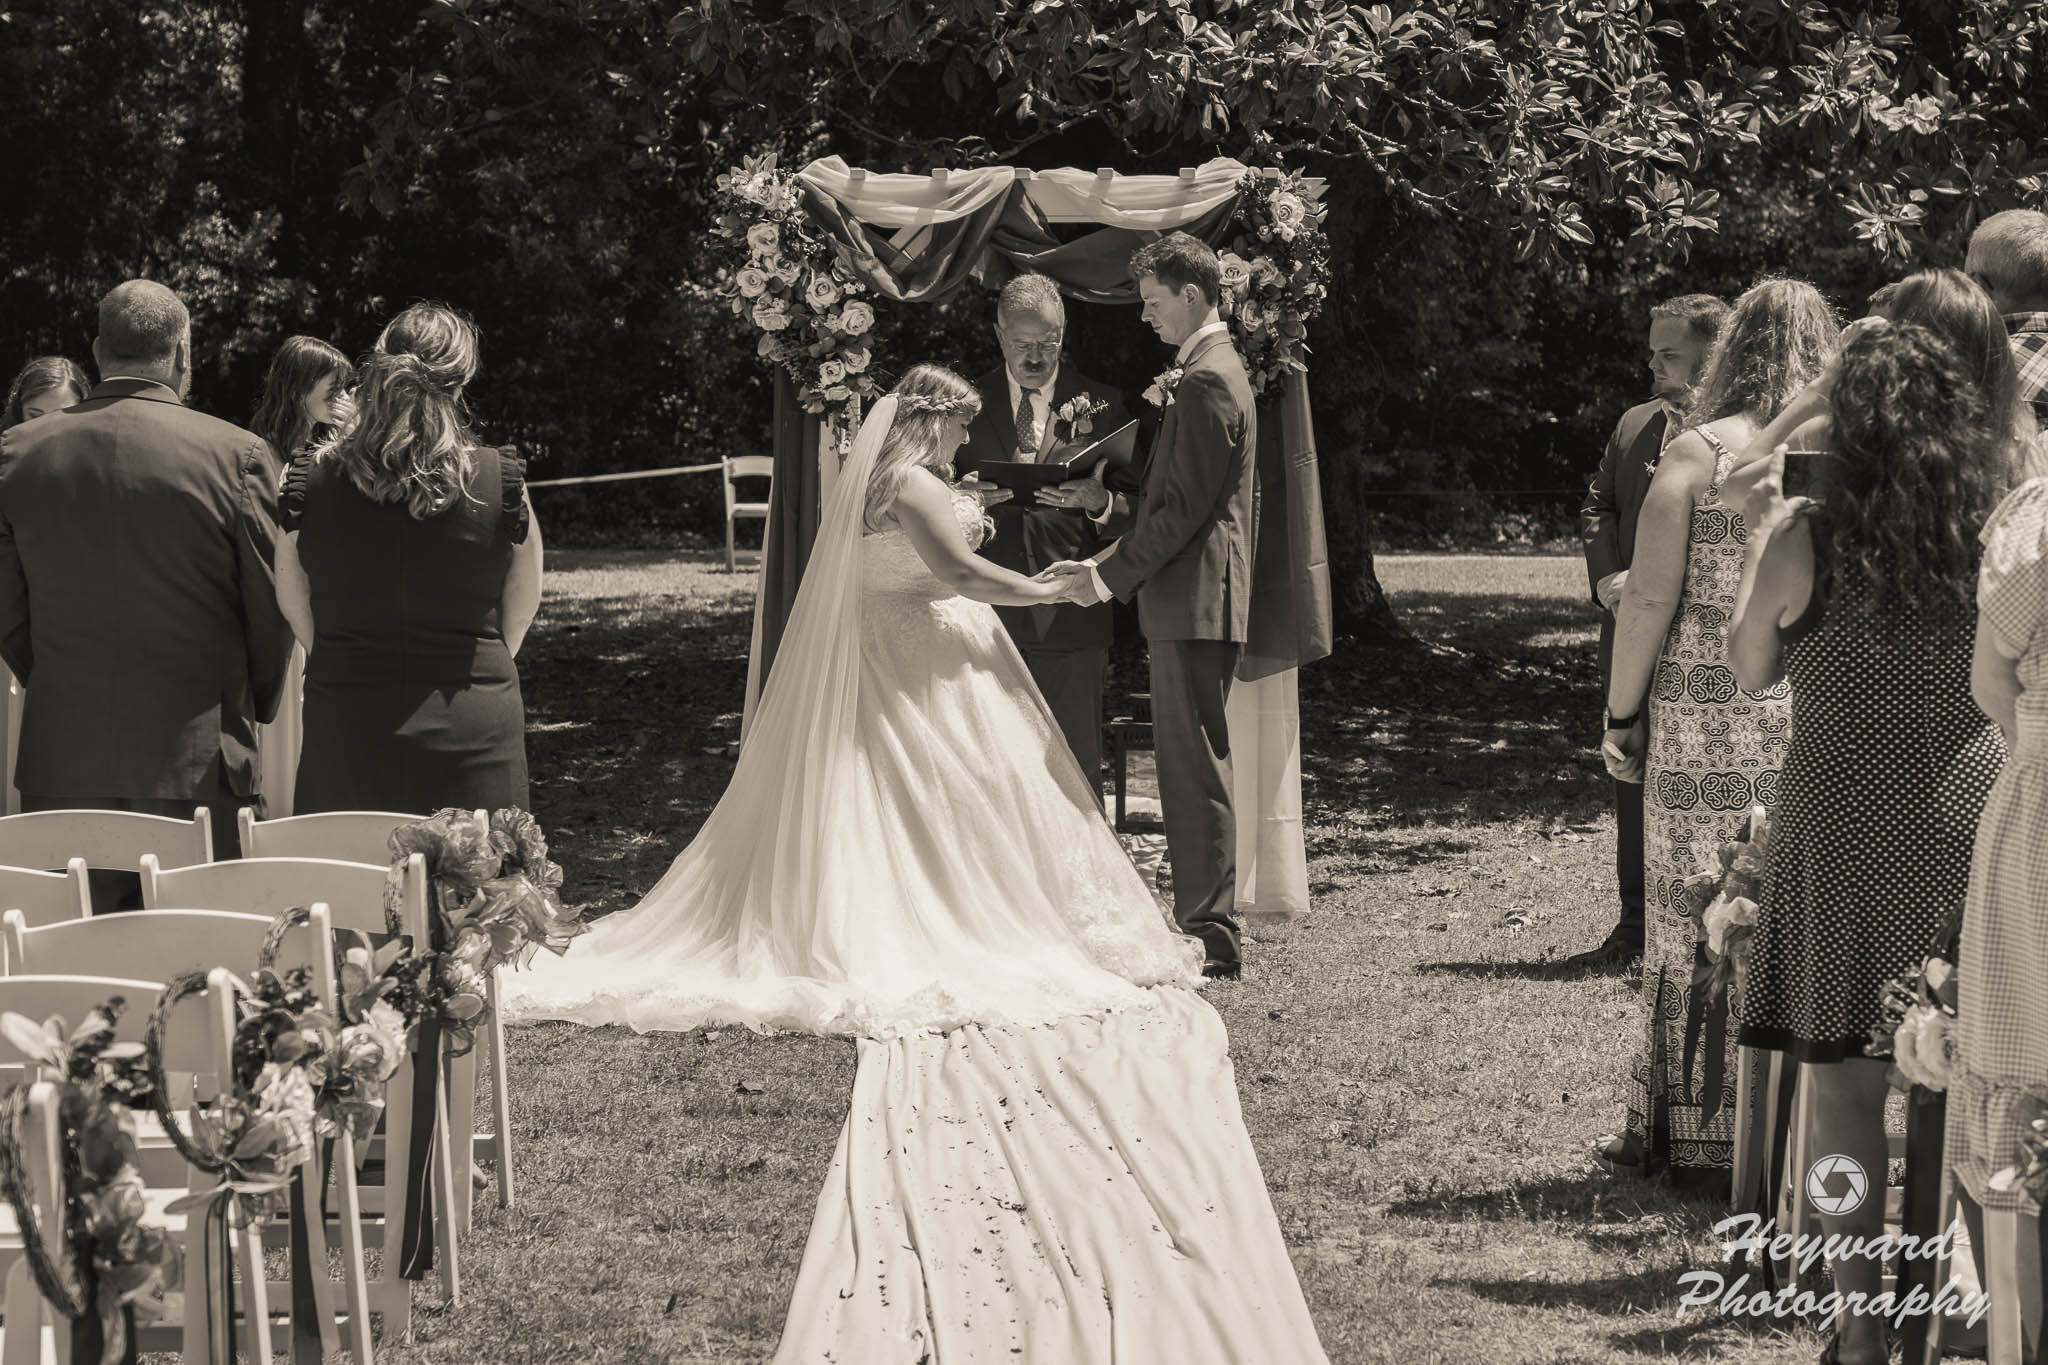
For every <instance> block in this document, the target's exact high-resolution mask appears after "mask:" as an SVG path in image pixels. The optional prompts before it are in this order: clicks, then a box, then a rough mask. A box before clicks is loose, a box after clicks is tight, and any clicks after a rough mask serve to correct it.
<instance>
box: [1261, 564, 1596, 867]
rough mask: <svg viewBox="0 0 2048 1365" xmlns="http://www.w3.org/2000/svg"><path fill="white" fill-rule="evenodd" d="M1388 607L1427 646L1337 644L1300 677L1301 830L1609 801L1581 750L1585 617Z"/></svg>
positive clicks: (1591, 692) (1588, 688)
mask: <svg viewBox="0 0 2048 1365" xmlns="http://www.w3.org/2000/svg"><path fill="white" fill-rule="evenodd" d="M1402 610H1403V613H1404V616H1405V617H1406V618H1407V619H1409V620H1410V621H1412V622H1414V623H1415V624H1417V625H1418V626H1419V627H1420V628H1421V630H1422V633H1425V634H1427V636H1428V637H1429V641H1430V642H1427V643H1425V642H1423V641H1421V640H1415V639H1411V640H1406V641H1400V642H1395V643H1391V644H1379V645H1368V644H1363V643H1360V642H1358V641H1355V640H1350V639H1345V640H1341V641H1339V642H1338V647H1337V650H1336V652H1335V653H1334V654H1333V655H1332V657H1331V658H1329V659H1327V660H1324V661H1323V662H1321V663H1318V664H1316V665H1314V666H1313V667H1311V668H1308V669H1305V670H1303V672H1302V675H1301V708H1302V736H1303V750H1304V752H1303V776H1304V780H1305V782H1306V784H1307V785H1306V795H1307V798H1308V804H1309V806H1310V808H1311V819H1310V823H1311V825H1314V824H1316V823H1318V822H1317V820H1316V818H1315V817H1316V815H1317V814H1324V815H1327V813H1328V812H1330V811H1333V810H1346V809H1349V810H1359V809H1368V810H1385V811H1388V812H1389V814H1390V817H1391V818H1392V819H1393V820H1394V821H1395V822H1397V823H1398V824H1400V825H1412V824H1424V823H1430V822H1446V823H1467V822H1482V821H1483V822H1492V821H1500V820H1511V819H1534V820H1538V821H1544V822H1551V823H1557V824H1565V825H1574V824H1579V825H1590V824H1591V823H1592V822H1594V821H1596V820H1598V819H1600V818H1601V817H1602V816H1604V815H1605V814H1606V813H1607V811H1608V807H1609V805H1610V803H1611V800H1612V796H1611V785H1610V782H1609V779H1608V777H1607V774H1606V771H1605V769H1604V768H1603V767H1602V766H1601V764H1600V761H1599V758H1598V755H1597V753H1596V752H1595V745H1596V744H1597V741H1598V738H1599V735H1598V729H1599V711H1600V704H1601V700H1602V697H1601V686H1600V678H1599V666H1598V662H1597V660H1596V659H1595V657H1594V650H1593V648H1592V635H1591V627H1590V625H1589V621H1590V619H1591V608H1590V607H1588V606H1586V605H1585V604H1583V603H1581V602H1579V601H1577V600H1574V599H1564V598H1558V597H1553V596H1547V595H1538V594H1527V593H1522V594H1486V593H1480V592H1422V593H1406V594H1403V600H1402ZM1329 851H1335V850H1329ZM1423 851H1424V852H1425V853H1427V852H1428V850H1427V849H1424V850H1423ZM1447 851H1451V852H1455V851H1456V850H1447ZM1375 852H1376V853H1381V854H1383V855H1384V856H1398V855H1397V854H1395V853H1393V852H1391V851H1389V850H1383V849H1379V848H1376V849H1375ZM1408 861H1413V862H1421V861H1428V859H1427V858H1426V857H1424V858H1413V857H1411V858H1409V859H1408Z"/></svg>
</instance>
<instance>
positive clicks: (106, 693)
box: [0, 280, 292, 875]
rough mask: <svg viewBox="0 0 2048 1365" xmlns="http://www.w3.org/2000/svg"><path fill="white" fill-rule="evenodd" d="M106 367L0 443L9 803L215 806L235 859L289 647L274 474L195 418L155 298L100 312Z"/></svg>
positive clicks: (238, 441)
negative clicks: (15, 707) (84, 391)
mask: <svg viewBox="0 0 2048 1365" xmlns="http://www.w3.org/2000/svg"><path fill="white" fill-rule="evenodd" d="M93 358H94V360H95V361H96V362H97V363H98V365H99V370H100V375H101V380H100V383H99V384H98V386H96V387H95V388H94V389H93V391H92V393H91V394H90V395H88V396H87V398H86V400H85V401H84V402H82V403H80V404H78V405H77V406H75V407H72V408H69V409H67V410H65V411H63V412H59V413H53V414H52V415H50V416H48V417H44V418H42V419H40V420H38V421H35V422H28V423H24V424H23V425H21V426H18V427H15V428H13V429H12V430H10V431H8V432H6V433H5V434H4V435H0V656H4V657H5V659H6V661H7V665H8V667H9V668H12V669H13V670H14V672H15V675H16V676H17V677H19V678H20V679H21V680H22V682H23V683H24V684H25V685H26V686H27V688H28V704H27V709H26V711H25V713H24V715H23V718H22V737H21V749H20V754H19V756H18V758H17V760H16V764H15V785H16V786H17V787H19V788H20V790H21V794H22V804H23V806H24V807H25V808H26V809H28V810H61V809H74V808H85V809H95V810H130V811H140V812H143V813H145V814H151V815H168V816H175V817H178V818H181V819H189V818H190V817H191V814H192V809H193V807H194V806H207V807H210V808H211V810H212V812H213V837H214V849H215V854H216V856H233V854H234V851H235V847H236V844H237V842H238V840H237V839H236V834H235V811H236V807H237V806H239V805H242V804H256V803H257V802H258V793H257V790H256V787H255V774H256V767H255V732H254V730H253V728H252V727H253V722H255V721H258V720H263V721H268V720H270V719H271V718H272V716H273V715H274V714H275V713H276V711H277V704H278V699H279V697H280V695H281V694H282V692H283V689H284V674H285V665H286V662H287V660H288V659H289V657H290V653H291V645H292V638H291V631H290V629H289V628H288V627H287V626H286V625H285V621H284V617H283V616H282V615H281V614H280V613H279V611H278V607H277V591H276V584H275V580H274V579H273V577H272V568H271V563H272V553H273V549H274V546H275V543H276V536H277V534H278V531H277V488H278V478H279V467H278V464H277V462H276V460H275V458H274V457H273V456H272V454H271V452H270V449H269V447H268V446H266V445H265V444H264V442H263V440H262V439H261V438H260V437H257V436H254V435H252V434H250V433H249V432H246V431H244V430H242V429H241V428H240V427H236V426H231V425H229V424H228V423H226V422H222V421H219V420H217V419H215V418H212V417H208V416H205V415H203V414H201V413H197V412H194V411H192V410H191V409H190V408H187V407H186V406H185V405H184V397H185V393H186V391H187V389H188V388H189V386H190V380H191V374H192V334H191V323H190V320H189V319H188V317H187V315H186V312H185V306H184V304H183V303H181V302H179V300H178V297H177V295H175V294H173V293H172V292H171V291H170V290H168V289H166V288H164V287H163V286H162V285H160V284H155V283H152V282H150V281H148V280H130V281H128V282H127V283H126V284H123V285H120V286H118V287H116V288H115V289H114V290H113V291H112V292H111V293H109V294H108V295H107V296H106V298H104V299H102V300H101V301H100V310H99V336H98V338H97V339H96V340H95V341H94V342H93ZM131 875H132V874H131Z"/></svg>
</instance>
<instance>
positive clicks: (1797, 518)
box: [1732, 320, 2009, 1365]
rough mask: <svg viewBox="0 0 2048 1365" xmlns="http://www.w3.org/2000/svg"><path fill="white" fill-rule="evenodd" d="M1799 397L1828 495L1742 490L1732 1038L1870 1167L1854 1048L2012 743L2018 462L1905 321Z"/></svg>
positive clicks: (1952, 885) (1871, 327)
mask: <svg viewBox="0 0 2048 1365" xmlns="http://www.w3.org/2000/svg"><path fill="white" fill-rule="evenodd" d="M1801 401H1805V402H1809V403H1816V402H1817V403H1819V404H1823V405H1824V408H1823V410H1825V411H1827V412H1828V413H1830V414H1831V415H1830V416H1829V417H1828V418H1827V419H1825V420H1823V421H1820V422H1816V423H1815V424H1814V425H1812V426H1810V427H1808V428H1806V429H1805V430H1804V432H1802V433H1801V434H1802V435H1804V436H1806V437H1807V440H1798V441H1795V444H1796V445H1800V446H1806V445H1807V444H1808V443H1809V441H1810V442H1811V448H1814V449H1820V450H1825V451H1827V452H1828V455H1827V457H1826V458H1825V459H1823V460H1821V461H1820V462H1819V463H1820V464H1821V465H1822V470H1823V472H1822V474H1821V480H1820V484H1819V489H1820V492H1819V495H1818V498H1819V500H1818V501H1817V502H1804V501H1802V503H1801V504H1800V505H1799V507H1798V508H1797V509H1796V510H1788V509H1787V506H1786V504H1785V503H1784V501H1783V499H1782V489H1781V487H1780V480H1779V479H1774V478H1770V477H1766V478H1764V479H1763V480H1761V481H1760V482H1758V484H1757V485H1756V488H1755V491H1754V493H1753V494H1752V495H1751V497H1750V499H1749V501H1748V503H1747V504H1746V505H1747V507H1748V509H1749V510H1750V511H1751V513H1752V515H1753V516H1754V517H1755V518H1756V523H1757V525H1758V526H1759V527H1761V528H1763V529H1762V530H1760V531H1759V533H1758V535H1757V537H1756V540H1757V542H1758V544H1759V547H1760V548H1759V550H1758V555H1759V558H1758V560H1757V563H1756V566H1755V568H1754V569H1753V570H1752V571H1751V574H1750V576H1749V578H1748V580H1747V581H1745V584H1744V593H1743V600H1742V602H1741V604H1740V607H1739V609H1738V612H1737V618H1736V625H1735V631H1734V637H1733V651H1732V657H1733V660H1734V664H1735V670H1736V676H1737V678H1738V679H1739V680H1740V681H1741V682H1742V684H1743V685H1745V686H1751V687H1760V686H1764V685H1766V684H1768V683H1771V682H1775V681H1777V680H1778V679H1780V678H1787V679H1789V680H1790V683H1791V687H1792V753H1791V756H1790V757H1789V758H1788V759H1787V760H1786V763H1785V771H1784V776H1783V781H1782V783H1781V793H1780V807H1779V814H1778V816H1777V819H1776V820H1775V822H1774V824H1773V833H1772V841H1771V855H1770V860H1769V864H1768V866H1767V868H1766V869H1765V880H1764V891H1763V898H1762V902H1761V905H1760V907H1759V910H1758V916H1757V927H1756V937H1755V939H1754V941H1753V943H1752V947H1751V952H1750V965H1749V975H1748V980H1747V983H1746V986H1745V989H1744V992H1743V1000H1742V1041H1743V1043H1745V1044H1747V1045H1749V1046H1753V1047H1762V1048H1771V1049H1776V1050H1778V1051H1782V1052H1784V1053H1785V1054H1786V1055H1787V1056H1788V1057H1790V1058H1793V1059H1796V1060H1797V1061H1798V1062H1799V1063H1801V1067H1800V1072H1799V1080H1798V1084H1799V1085H1801V1086H1810V1087H1812V1094H1813V1096H1814V1099H1815V1101H1816V1105H1815V1109H1814V1114H1815V1118H1814V1132H1813V1134H1812V1141H1813V1144H1814V1150H1815V1151H1817V1152H1825V1153H1840V1154H1843V1155H1846V1156H1849V1157H1851V1158H1853V1159H1854V1160H1855V1161H1856V1162H1858V1163H1859V1164H1860V1165H1861V1166H1862V1167H1863V1169H1864V1170H1865V1171H1869V1172H1878V1173H1881V1172H1882V1171H1883V1170H1884V1169H1885V1162H1886V1150H1885V1133H1884V1104H1885V1096H1886V1091H1887V1085H1886V1080H1885V1071H1886V1063H1885V1062H1884V1061H1882V1060H1878V1059H1873V1058H1870V1057H1867V1056H1865V1055H1864V1054H1865V1049H1866V1047H1867V1046H1868V1044H1869V1041H1870V1031H1871V1026H1872V1025H1873V1024H1875V1023H1876V1022H1877V1021H1878V1018H1879V1014H1880V1010H1879V999H1880V993H1881V991H1882V989H1883V986H1884V983H1885V982H1886V981H1888V980H1890V979H1891V978H1893V977H1898V976H1905V975H1907V974H1909V973H1911V972H1912V971H1914V970H1915V969H1916V968H1918V966H1919V964H1920V962H1921V959H1922V958H1923V957H1924V956H1925V954H1926V953H1927V951H1928V949H1929V948H1930V946H1932V945H1933V943H1934V941H1935V939H1936V937H1937V936H1938V935H1939V934H1940V933H1941V931H1942V927H1943V925H1944V924H1945V923H1947V922H1948V921H1949V920H1950V919H1951V917H1953V916H1954V915H1955V914H1956V912H1957V911H1958V909H1959V908H1960V907H1961V905H1962V903H1963V899H1964V894H1965V891H1966V889H1967V887H1968V885H1969V879H1970V852H1971V846H1972V843H1973V841H1974V839H1975V836H1976V829H1977V819H1978V815H1979V813H1980V812H1981V810H1982V809H1983V805H1984V798H1985V796H1986V794H1987V793H1988V792H1989V791H1990V789H1991V785H1992V783H1993V781H1994V780H1995V779H1996V778H1997V776H1998V771H1999V767H2000V765H2001V764H2002V763H2003V761H2004V754H2005V749H2004V745H2003V743H2002V742H2001V740H2000V737H1999V734H1998V729H1997V727H1996V726H1995V725H1993V724H1992V723H1991V722H1990V721H1989V720H1987V719H1986V718H1985V716H1984V713H1983V712H1981V711H1980V710H1978V709H1977V706H1976V704H1975V703H1974V702H1973V701H1972V700H1971V697H1970V657H1971V652H1972V626H1973V624H1974V618H1975V612H1974V603H1973V600H1972V598H1973V588H1974V586H1975V578H1976V568H1977V546H1976V542H1977V536H1978V533H1979V531H1980V530H1981V529H1982V527H1983V526H1984V524H1985V520H1986V518H1987V516H1988V515H1989V513H1990V510H1991V508H1992V506H1993V504H1994V502H1995V500H1996V498H1997V495H1998V492H1999V491H2000V487H2001V484H2002V482H2003V471H2004V470H2005V469H2007V468H2008V467H2009V462H2008V460H2007V459H2006V454H2005V450H2004V445H2003V439H2002V437H2001V435H2000V431H2001V425H2000V422H1998V421H1995V420H1994V419H1993V416H1992V404H1991V403H1990V402H1988V401H1987V399H1986V397H1985V394H1984V391H1983V389H1982V388H1981V387H1980V386H1979V385H1978V384H1977V383H1976V382H1975V380H1974V379H1973V378H1972V377H1971V375H1970V374H1969V372H1968V370H1967V369H1966V368H1965V367H1964V365H1963V363H1962V361H1961V359H1960V358H1959V357H1958V355H1957V353H1956V351H1955V349H1954V347H1952V346H1951V345H1950V344H1949V343H1948V342H1947V341H1946V340H1945V339H1944V338H1942V337H1940V336H1939V335H1937V334H1935V333H1934V332H1931V331H1928V330H1927V329H1925V328H1922V327H1920V326H1917V325H1913V324H1900V325H1894V326H1891V327H1889V328H1887V327H1885V326H1884V325H1883V323H1882V321H1881V320H1879V321H1877V322H1875V323H1872V322H1869V321H1866V322H1863V323H1858V324H1857V326H1856V328H1855V329H1852V333H1851V335H1850V337H1849V339H1848V341H1847V343H1846V344H1845V345H1844V347H1843V348H1842V353H1841V355H1840V357H1839V358H1838V359H1837V360H1836V361H1835V362H1834V363H1833V364H1831V365H1830V367H1829V370H1828V371H1827V372H1826V373H1824V374H1823V375H1822V376H1821V379H1820V380H1819V381H1818V383H1817V384H1816V385H1815V386H1814V389H1813V390H1812V391H1810V392H1809V393H1808V394H1806V395H1802V399H1801ZM1774 458H1775V459H1777V460H1779V461H1782V458H1783V457H1782V456H1777V457H1774ZM1875 1178H1876V1181H1877V1183H1879V1184H1880V1185H1881V1184H1882V1176H1881V1175H1878V1176H1876V1177H1875ZM1883 1222H1884V1201H1883V1200H1882V1199H1877V1198H1871V1199H1866V1200H1864V1201H1863V1203H1862V1204H1861V1205H1860V1206H1858V1207H1857V1208H1855V1209H1851V1210H1849V1211H1847V1212H1845V1213H1842V1214H1839V1215H1823V1216H1822V1223H1823V1225H1824V1228H1825V1231H1826V1232H1827V1234H1828V1235H1830V1236H1834V1235H1837V1234H1839V1235H1842V1236H1845V1237H1869V1238H1874V1237H1877V1236H1879V1235H1881V1234H1882V1232H1883ZM1830 1268H1831V1269H1832V1270H1833V1272H1834V1275H1835V1284H1836V1287H1837V1288H1838V1289H1840V1290H1841V1291H1842V1293H1843V1294H1844V1295H1845V1296H1853V1295H1854V1294H1856V1293H1858V1292H1861V1293H1862V1294H1864V1295H1867V1296H1869V1297H1871V1298H1875V1297H1876V1295H1877V1294H1878V1292H1879V1288H1880V1285H1879V1277H1880V1274H1881V1271H1882V1267H1881V1266H1880V1264H1879V1263H1878V1262H1877V1261H1876V1260H1874V1259H1871V1258H1868V1257H1863V1256H1856V1257H1851V1258H1849V1259H1847V1260H1843V1261H1839V1262H1836V1261H1831V1262H1830ZM1884 1328H1885V1320H1884V1319H1883V1318H1882V1317H1873V1316H1868V1315H1863V1316H1856V1317H1845V1318H1844V1319H1842V1320H1841V1321H1840V1322H1839V1323H1838V1324H1837V1329H1836V1334H1835V1336H1834V1337H1833V1338H1832V1340H1831V1341H1830V1344H1829V1347H1828V1354H1827V1355H1826V1356H1824V1357H1823V1359H1825V1360H1828V1361H1840V1362H1845V1365H1864V1362H1879V1361H1883V1360H1884V1359H1886V1355H1885V1350H1886V1347H1885V1336H1884Z"/></svg>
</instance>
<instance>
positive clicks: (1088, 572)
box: [1031, 559, 1108, 607]
mask: <svg viewBox="0 0 2048 1365" xmlns="http://www.w3.org/2000/svg"><path fill="white" fill-rule="evenodd" d="M1031 581H1032V582H1034V583H1050V584H1057V585H1059V587H1060V589H1061V590H1060V591H1059V592H1058V593H1056V594H1055V595H1054V596H1052V597H1050V598H1048V599H1047V600H1048V601H1050V602H1072V603H1073V604H1075V605H1076V606H1081V607H1092V606H1094V605H1095V604H1096V603H1098V602H1104V601H1107V600H1108V599H1107V598H1106V597H1103V596H1101V595H1100V594H1098V593H1097V592H1096V590H1095V574H1094V572H1093V570H1092V569H1091V568H1090V566H1089V565H1087V564H1084V563H1082V562H1081V561H1080V560H1078V559H1062V560H1061V561H1060V562H1059V563H1057V564H1054V565H1052V566H1051V567H1050V568H1046V569H1042V570H1040V571H1039V572H1038V573H1036V574H1033V575H1032V576H1031Z"/></svg>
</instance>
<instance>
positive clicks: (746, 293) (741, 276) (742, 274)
mask: <svg viewBox="0 0 2048 1365" xmlns="http://www.w3.org/2000/svg"><path fill="white" fill-rule="evenodd" d="M733 281H734V282H735V283H736V284H738V285H739V287H740V297H741V298H747V299H758V298H760V297H761V295H763V294H765V293H766V292H768V277H767V276H766V275H764V274H762V273H761V272H760V270H758V269H756V268H755V267H753V266H751V265H745V266H741V267H740V271H739V273H738V274H737V275H735V276H733Z"/></svg>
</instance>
